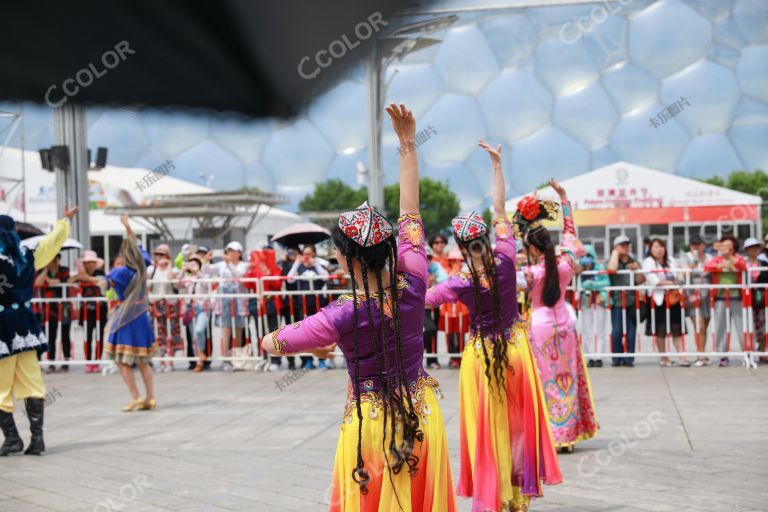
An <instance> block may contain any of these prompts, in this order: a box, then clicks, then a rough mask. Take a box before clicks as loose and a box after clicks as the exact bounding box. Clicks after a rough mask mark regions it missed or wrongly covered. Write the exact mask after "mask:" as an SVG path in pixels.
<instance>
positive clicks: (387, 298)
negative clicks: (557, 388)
mask: <svg viewBox="0 0 768 512" xmlns="http://www.w3.org/2000/svg"><path fill="white" fill-rule="evenodd" d="M387 113H388V114H389V116H390V119H391V120H392V126H393V128H394V130H395V133H396V134H397V136H398V138H399V139H400V146H401V147H402V148H404V151H402V152H401V157H400V221H399V222H400V226H399V233H398V238H399V243H397V241H396V240H395V237H394V236H393V234H392V225H391V224H390V223H389V221H387V220H386V218H385V217H384V216H383V215H382V214H381V213H379V212H378V211H377V210H375V209H374V208H371V207H370V206H368V204H367V203H363V204H362V205H361V206H360V207H359V208H356V209H354V210H350V211H346V212H342V213H341V215H340V217H339V221H338V224H337V226H335V227H334V228H333V231H332V237H333V242H334V244H335V246H336V254H337V257H338V260H339V263H340V265H341V267H342V269H343V270H344V272H346V273H349V274H350V275H351V276H353V277H352V279H351V280H350V281H351V284H352V294H351V295H345V296H341V297H339V299H338V300H336V301H334V302H333V303H331V304H329V305H328V306H326V307H324V308H323V309H321V310H320V311H319V312H318V313H316V314H314V315H312V316H309V317H307V318H305V319H304V320H302V321H301V322H298V323H295V324H293V325H290V326H286V327H284V328H281V329H278V330H277V331H275V332H273V333H271V334H268V335H267V336H265V337H264V339H263V340H262V347H263V348H264V350H265V351H267V352H269V353H270V354H273V355H280V356H282V355H289V354H295V353H301V352H311V353H312V354H314V355H315V356H317V357H319V358H327V357H329V356H332V355H333V354H332V352H333V350H334V348H335V347H336V346H337V345H338V347H339V348H340V349H341V351H342V352H343V353H344V356H345V357H346V359H347V362H348V367H349V374H350V386H349V391H348V398H347V404H346V408H345V412H344V420H343V422H342V426H341V435H340V437H339V442H338V445H337V448H336V461H335V464H334V476H333V485H332V489H333V490H332V494H331V505H330V510H331V511H344V512H358V511H363V512H378V511H380V510H381V511H387V512H390V511H395V510H402V511H412V512H453V511H455V510H456V498H455V496H454V493H453V482H452V478H451V470H450V464H449V460H448V449H447V444H446V435H445V426H444V424H443V417H442V413H441V411H440V406H439V405H438V402H437V396H438V395H440V391H439V388H438V384H437V381H435V379H433V378H432V377H431V376H429V374H427V372H426V371H425V370H424V365H423V357H424V343H423V339H422V332H423V328H424V295H425V293H426V290H427V279H428V272H427V256H426V252H425V250H424V226H423V224H422V221H421V217H420V216H419V171H418V163H417V159H416V147H415V143H414V138H415V132H416V122H415V120H414V117H413V114H412V112H411V111H410V110H408V109H407V108H406V107H405V105H400V106H398V105H395V104H392V105H390V106H389V107H388V108H387Z"/></svg>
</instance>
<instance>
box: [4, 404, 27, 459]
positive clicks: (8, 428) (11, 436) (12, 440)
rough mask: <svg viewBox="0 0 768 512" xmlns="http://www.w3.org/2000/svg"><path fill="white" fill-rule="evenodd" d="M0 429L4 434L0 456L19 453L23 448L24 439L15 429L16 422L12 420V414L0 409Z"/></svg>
mask: <svg viewBox="0 0 768 512" xmlns="http://www.w3.org/2000/svg"><path fill="white" fill-rule="evenodd" d="M0 429H2V431H3V434H4V435H5V442H4V443H3V446H0V457H5V456H6V455H10V454H12V453H19V452H21V450H23V449H24V441H22V440H21V437H19V431H18V430H16V422H14V421H13V414H11V413H9V412H5V411H0Z"/></svg>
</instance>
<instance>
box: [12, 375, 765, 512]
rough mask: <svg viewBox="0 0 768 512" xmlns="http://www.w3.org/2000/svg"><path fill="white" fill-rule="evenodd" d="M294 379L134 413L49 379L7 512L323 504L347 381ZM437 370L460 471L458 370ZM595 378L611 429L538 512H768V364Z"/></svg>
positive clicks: (114, 392)
mask: <svg viewBox="0 0 768 512" xmlns="http://www.w3.org/2000/svg"><path fill="white" fill-rule="evenodd" d="M286 373H287V372H277V373H256V372H237V373H222V372H218V371H215V372H209V373H206V374H202V375H196V374H193V373H192V372H187V371H176V372H175V373H163V374H156V378H157V388H158V393H157V394H158V401H159V409H158V410H157V411H154V412H134V413H130V414H126V413H123V412H121V411H120V406H121V405H123V404H124V403H125V402H127V393H126V391H125V388H124V387H123V384H122V382H121V381H120V378H119V376H118V375H108V376H106V377H104V376H101V375H85V374H83V373H82V370H79V371H73V372H70V373H69V374H55V375H50V376H47V377H46V381H47V384H48V389H49V392H50V393H49V394H50V405H49V406H48V407H47V408H46V441H47V446H48V452H47V454H46V455H45V456H43V457H40V458H37V457H29V456H27V457H21V456H14V457H9V458H5V459H0V511H2V512H36V511H50V510H55V511H86V510H87V511H98V512H105V511H108V510H121V511H125V512H131V511H171V510H173V511H222V512H223V511H240V510H250V511H259V512H262V511H263V512H272V511H322V510H326V508H327V505H326V504H325V503H327V501H326V500H327V490H328V484H329V482H330V478H331V467H332V462H333V455H334V450H335V446H336V439H337V435H338V429H339V424H340V421H341V413H342V409H343V402H344V398H345V393H346V372H344V371H341V370H330V371H314V372H309V373H306V374H304V375H302V376H301V378H300V379H299V380H298V381H296V382H295V383H293V384H292V385H290V386H288V387H287V388H286V389H284V390H282V391H280V390H278V386H276V380H277V379H279V378H280V377H282V376H283V375H285V374H286ZM434 374H435V376H436V377H437V378H438V379H439V380H440V382H441V385H442V387H443V389H444V391H445V395H446V396H445V400H443V402H442V408H443V414H444V416H445V418H446V424H447V431H448V442H449V446H450V449H451V458H452V461H453V463H454V474H457V472H458V466H457V463H458V460H459V458H458V453H457V447H458V436H459V434H458V429H459V421H458V414H457V412H458V411H457V408H458V400H457V389H458V372H456V371H452V370H439V371H436V372H434ZM591 376H592V384H593V388H594V395H595V400H596V403H597V412H598V415H599V420H600V424H601V431H600V435H599V436H598V437H597V438H595V439H593V440H590V441H587V442H584V443H582V444H579V445H578V449H577V451H576V453H574V454H570V455H561V456H560V461H561V465H562V470H563V474H564V477H565V482H564V483H563V484H562V485H559V486H556V487H547V488H545V497H544V498H543V499H541V500H538V501H536V502H534V503H533V504H532V506H531V510H536V511H561V512H582V511H593V512H598V511H622V512H640V511H655V512H664V511H676V512H683V511H694V510H696V511H727V512H734V511H766V510H768V460H766V455H767V454H768V367H760V368H759V369H757V370H749V371H748V370H746V369H744V368H742V367H738V366H732V367H730V368H714V367H709V368H664V369H662V368H659V367H658V366H656V365H655V364H653V363H651V362H646V363H641V364H640V365H639V366H638V367H636V368H634V369H630V368H597V369H593V370H591ZM17 422H18V423H19V427H20V429H21V430H22V431H23V435H24V437H25V440H26V439H27V438H28V433H27V422H26V419H25V418H24V417H23V415H22V414H21V413H20V412H17ZM459 510H462V511H468V510H470V502H469V501H467V500H461V499H460V502H459Z"/></svg>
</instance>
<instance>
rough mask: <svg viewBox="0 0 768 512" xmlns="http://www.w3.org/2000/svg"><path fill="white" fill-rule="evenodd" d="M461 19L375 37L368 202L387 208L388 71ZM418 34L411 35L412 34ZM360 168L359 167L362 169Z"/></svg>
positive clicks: (422, 24) (371, 66)
mask: <svg viewBox="0 0 768 512" xmlns="http://www.w3.org/2000/svg"><path fill="white" fill-rule="evenodd" d="M457 19H458V17H457V16H455V15H450V16H442V17H440V18H433V19H429V20H425V21H419V22H416V23H409V24H408V25H403V26H402V27H400V28H398V29H397V30H395V31H394V32H392V34H391V35H389V36H387V37H382V38H379V39H377V40H376V41H374V43H373V48H372V51H371V54H370V56H369V57H368V60H367V62H366V75H367V78H368V134H369V146H368V147H369V148H370V149H369V152H368V162H369V165H368V167H369V169H368V202H369V203H370V205H371V206H374V207H376V208H379V209H383V208H384V185H383V181H382V177H383V173H382V172H381V117H382V111H383V110H384V100H385V98H386V84H385V83H384V73H385V72H386V70H387V66H389V64H391V63H392V61H393V60H395V59H398V60H401V59H402V58H403V57H405V56H406V55H407V54H408V53H410V52H413V51H418V50H422V49H424V48H427V47H429V46H432V45H435V44H438V43H440V42H441V40H440V39H436V38H430V37H425V35H426V34H431V33H432V32H437V31H439V30H443V29H445V28H447V27H449V26H450V25H452V24H453V23H454V22H455V21H456V20H457ZM414 34H415V35H417V37H409V36H412V35H414ZM358 172H359V169H358Z"/></svg>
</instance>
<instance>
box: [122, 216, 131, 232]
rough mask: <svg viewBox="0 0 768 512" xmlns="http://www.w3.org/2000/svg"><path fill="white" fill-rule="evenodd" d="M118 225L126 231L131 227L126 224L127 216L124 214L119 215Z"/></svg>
mask: <svg viewBox="0 0 768 512" xmlns="http://www.w3.org/2000/svg"><path fill="white" fill-rule="evenodd" d="M120 224H122V225H123V227H124V228H125V229H128V228H129V227H131V225H130V224H128V215H126V214H125V213H124V214H122V215H120Z"/></svg>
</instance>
